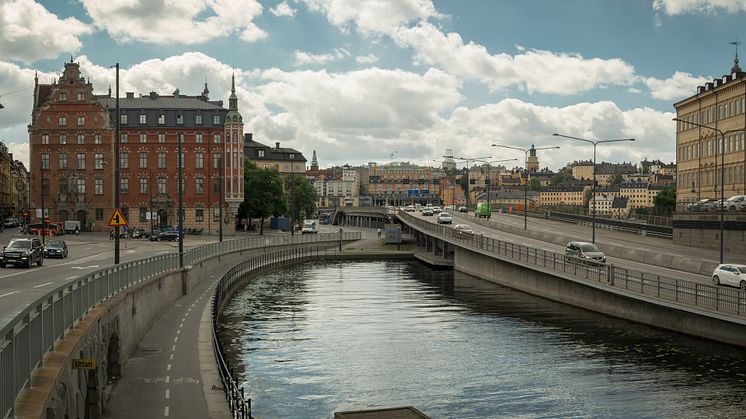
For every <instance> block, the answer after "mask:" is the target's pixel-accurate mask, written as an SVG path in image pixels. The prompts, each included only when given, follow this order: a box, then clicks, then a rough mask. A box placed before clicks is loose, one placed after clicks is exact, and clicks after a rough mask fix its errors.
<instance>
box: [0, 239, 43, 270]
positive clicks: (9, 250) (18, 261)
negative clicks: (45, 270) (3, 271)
mask: <svg viewBox="0 0 746 419" xmlns="http://www.w3.org/2000/svg"><path fill="white" fill-rule="evenodd" d="M34 263H36V264H37V265H39V266H41V265H42V264H44V247H43V246H42V245H41V240H39V239H37V238H20V239H13V240H11V241H10V243H8V246H6V247H4V248H3V252H2V254H1V255H0V268H4V267H5V266H7V265H21V266H25V267H27V268H30V267H31V265H33V264H34Z"/></svg>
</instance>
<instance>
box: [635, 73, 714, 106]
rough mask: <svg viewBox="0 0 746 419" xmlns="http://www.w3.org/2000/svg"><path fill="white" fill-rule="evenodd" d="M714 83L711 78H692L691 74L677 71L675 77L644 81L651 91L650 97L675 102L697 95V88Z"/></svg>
mask: <svg viewBox="0 0 746 419" xmlns="http://www.w3.org/2000/svg"><path fill="white" fill-rule="evenodd" d="M710 81H712V79H711V78H708V77H702V76H698V77H695V76H692V75H691V74H689V73H684V72H681V71H677V72H675V73H674V74H673V76H671V77H669V78H667V79H665V80H660V79H656V78H655V77H648V78H645V79H643V82H644V83H645V85H646V86H647V87H648V89H650V95H651V96H652V97H653V98H655V99H661V100H673V99H683V98H685V97H688V96H691V95H693V94H695V93H696V90H697V86H701V85H703V84H705V83H707V82H710Z"/></svg>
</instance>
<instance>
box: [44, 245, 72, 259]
mask: <svg viewBox="0 0 746 419" xmlns="http://www.w3.org/2000/svg"><path fill="white" fill-rule="evenodd" d="M67 253H68V252H67V243H65V241H64V240H50V241H49V243H47V245H46V246H44V256H46V257H49V258H62V259H64V258H66V257H67Z"/></svg>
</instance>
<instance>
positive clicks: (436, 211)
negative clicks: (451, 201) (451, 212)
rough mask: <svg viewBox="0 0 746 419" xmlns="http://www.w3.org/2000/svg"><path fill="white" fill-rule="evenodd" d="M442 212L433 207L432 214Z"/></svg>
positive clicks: (438, 208)
mask: <svg viewBox="0 0 746 419" xmlns="http://www.w3.org/2000/svg"><path fill="white" fill-rule="evenodd" d="M441 211H443V210H441V209H440V207H433V214H440V212H441Z"/></svg>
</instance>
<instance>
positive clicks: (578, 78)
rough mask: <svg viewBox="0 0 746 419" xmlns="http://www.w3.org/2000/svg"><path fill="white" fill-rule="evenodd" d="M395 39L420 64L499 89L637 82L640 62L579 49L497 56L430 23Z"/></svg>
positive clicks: (572, 89)
mask: <svg viewBox="0 0 746 419" xmlns="http://www.w3.org/2000/svg"><path fill="white" fill-rule="evenodd" d="M393 38H394V40H395V41H396V42H397V43H398V44H399V45H400V46H402V47H411V48H413V49H414V51H415V60H416V61H417V62H418V63H421V64H426V65H438V66H440V67H441V68H443V69H445V70H446V71H448V72H449V73H451V74H454V75H457V76H459V77H463V78H465V79H476V80H479V81H481V82H482V83H484V84H485V85H487V86H488V87H489V88H490V90H493V91H495V90H500V89H504V88H507V87H509V86H515V85H517V86H519V87H521V88H524V89H526V90H527V91H528V92H529V93H534V92H538V93H552V94H565V95H567V94H575V93H578V92H583V91H587V90H590V89H593V88H598V87H604V86H609V85H629V84H632V83H633V82H634V81H635V76H634V67H632V66H631V65H629V64H627V63H625V62H624V61H623V60H621V59H616V58H612V59H607V60H604V59H600V58H592V59H586V58H583V57H582V56H580V55H579V54H568V53H554V52H551V51H542V50H532V49H528V50H526V49H523V48H519V54H517V55H514V56H511V55H508V54H504V53H502V54H497V55H492V54H490V53H489V52H488V51H487V49H486V48H485V47H484V46H482V45H478V44H475V43H472V42H470V43H468V44H465V43H464V41H463V40H462V39H461V36H460V35H459V34H457V33H453V32H452V33H448V34H444V33H443V32H441V31H440V30H439V29H438V28H436V27H435V26H433V25H432V24H430V23H427V22H422V23H420V24H419V25H418V26H415V27H401V28H399V30H398V31H397V32H396V33H395V34H393Z"/></svg>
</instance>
